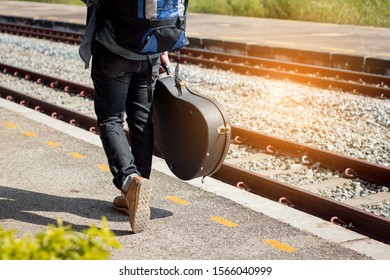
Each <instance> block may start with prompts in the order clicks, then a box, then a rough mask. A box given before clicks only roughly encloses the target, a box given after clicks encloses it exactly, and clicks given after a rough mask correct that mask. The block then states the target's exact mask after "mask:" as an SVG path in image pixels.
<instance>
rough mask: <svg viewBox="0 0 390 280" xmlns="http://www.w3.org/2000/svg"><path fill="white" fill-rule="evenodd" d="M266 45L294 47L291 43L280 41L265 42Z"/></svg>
mask: <svg viewBox="0 0 390 280" xmlns="http://www.w3.org/2000/svg"><path fill="white" fill-rule="evenodd" d="M265 42H266V43H267V44H276V45H288V46H291V45H294V43H291V42H280V41H265Z"/></svg>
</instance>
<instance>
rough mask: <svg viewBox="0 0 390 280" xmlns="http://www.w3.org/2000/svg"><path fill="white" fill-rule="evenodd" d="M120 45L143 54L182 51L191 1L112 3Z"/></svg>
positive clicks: (121, 0)
mask: <svg viewBox="0 0 390 280" xmlns="http://www.w3.org/2000/svg"><path fill="white" fill-rule="evenodd" d="M111 1H112V4H113V5H114V10H115V15H114V16H113V21H112V22H113V28H114V33H115V38H116V41H117V42H118V43H119V44H120V45H122V46H124V47H126V48H128V49H129V50H131V51H133V52H136V53H140V54H153V53H159V52H163V51H173V50H178V49H179V48H182V47H184V46H186V45H188V44H189V42H188V40H187V38H186V34H185V24H186V13H187V7H188V0H111Z"/></svg>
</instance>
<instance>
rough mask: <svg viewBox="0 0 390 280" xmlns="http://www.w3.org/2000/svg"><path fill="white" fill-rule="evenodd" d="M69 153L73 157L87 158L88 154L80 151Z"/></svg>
mask: <svg viewBox="0 0 390 280" xmlns="http://www.w3.org/2000/svg"><path fill="white" fill-rule="evenodd" d="M68 155H70V156H71V157H74V158H86V156H84V155H82V154H79V153H75V152H71V153H69V154H68Z"/></svg>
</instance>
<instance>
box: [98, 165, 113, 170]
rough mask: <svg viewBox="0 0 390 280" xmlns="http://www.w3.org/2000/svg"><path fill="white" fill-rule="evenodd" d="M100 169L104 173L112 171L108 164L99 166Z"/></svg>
mask: <svg viewBox="0 0 390 280" xmlns="http://www.w3.org/2000/svg"><path fill="white" fill-rule="evenodd" d="M98 168H99V169H101V170H103V171H110V167H109V166H108V165H107V164H98Z"/></svg>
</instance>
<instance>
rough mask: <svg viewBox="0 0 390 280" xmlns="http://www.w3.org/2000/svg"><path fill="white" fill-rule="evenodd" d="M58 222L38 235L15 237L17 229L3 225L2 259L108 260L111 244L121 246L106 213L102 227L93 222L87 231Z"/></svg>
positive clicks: (1, 236) (0, 257)
mask: <svg viewBox="0 0 390 280" xmlns="http://www.w3.org/2000/svg"><path fill="white" fill-rule="evenodd" d="M57 223H58V226H54V225H49V226H48V228H47V229H46V230H45V231H43V232H40V233H38V234H37V235H36V236H35V237H34V238H32V237H30V236H29V235H26V236H24V237H23V238H15V236H14V233H15V232H14V230H8V231H6V230H3V229H2V228H1V227H0V260H104V259H108V258H109V257H110V252H109V250H108V248H109V247H112V248H116V249H119V248H121V245H120V244H119V242H118V241H117V240H116V238H115V235H114V233H113V232H112V231H111V230H109V229H108V222H107V219H106V218H105V217H103V218H102V228H101V229H98V228H97V227H96V226H94V225H93V226H90V227H89V228H88V229H86V230H84V231H83V233H84V234H81V233H79V232H76V231H74V230H72V228H71V226H69V225H67V226H63V225H62V222H61V220H57Z"/></svg>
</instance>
